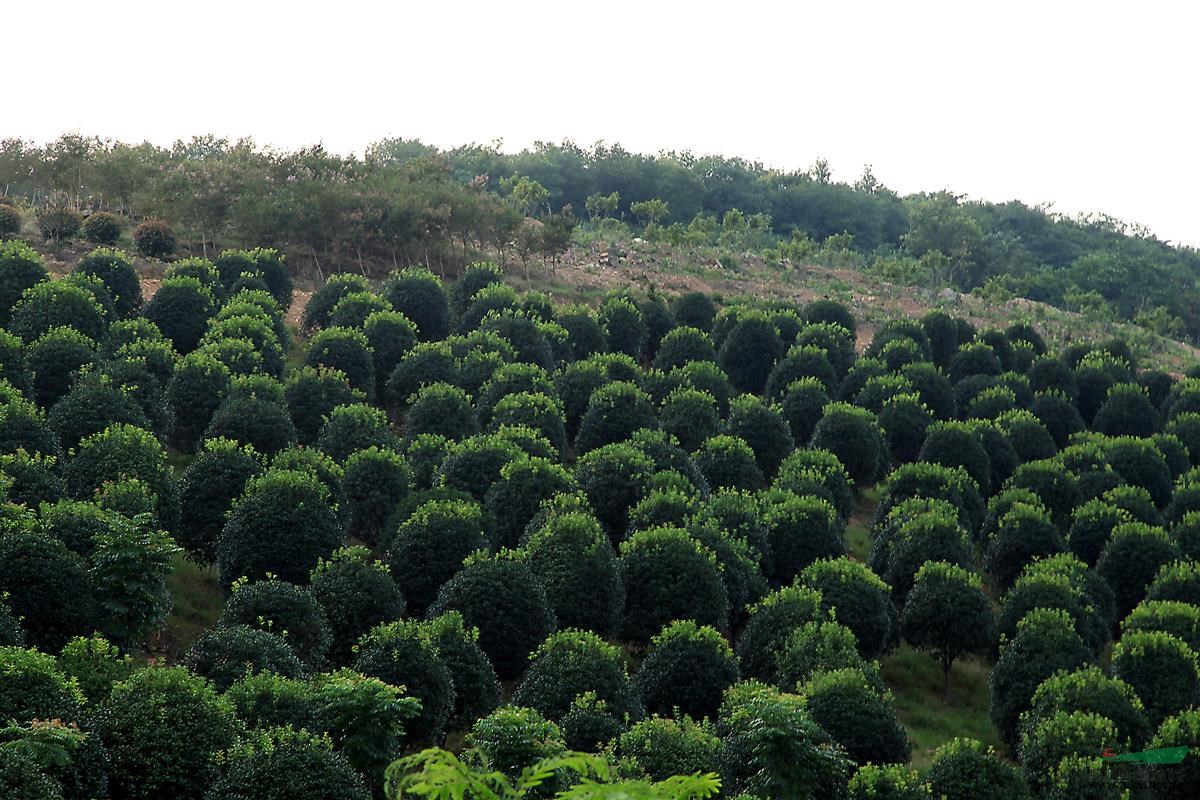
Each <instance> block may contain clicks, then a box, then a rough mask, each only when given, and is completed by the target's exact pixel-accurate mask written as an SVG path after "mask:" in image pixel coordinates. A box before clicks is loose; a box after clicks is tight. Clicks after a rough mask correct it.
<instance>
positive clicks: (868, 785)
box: [847, 312, 953, 800]
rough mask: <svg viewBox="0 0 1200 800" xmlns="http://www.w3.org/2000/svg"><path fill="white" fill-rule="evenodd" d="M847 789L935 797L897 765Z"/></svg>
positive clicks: (914, 798)
mask: <svg viewBox="0 0 1200 800" xmlns="http://www.w3.org/2000/svg"><path fill="white" fill-rule="evenodd" d="M931 313H941V312H931ZM951 325H953V323H951ZM847 788H848V789H849V792H850V794H849V800H931V799H932V797H933V795H931V794H930V793H929V786H928V785H927V784H926V783H925V782H924V781H923V780H922V779H921V776H920V775H918V774H917V772H916V771H915V770H912V769H910V768H908V767H905V766H900V765H897V764H892V765H885V766H876V765H874V764H864V765H863V766H861V767H859V768H858V772H856V773H854V777H852V778H851V779H850V785H849V786H848V787H847Z"/></svg>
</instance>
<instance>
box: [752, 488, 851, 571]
mask: <svg viewBox="0 0 1200 800" xmlns="http://www.w3.org/2000/svg"><path fill="white" fill-rule="evenodd" d="M763 523H764V524H765V525H766V526H767V532H768V542H769V548H770V553H771V558H770V561H769V563H768V568H767V570H766V574H767V577H768V578H769V579H771V581H772V582H773V583H775V584H776V585H782V584H786V583H790V582H791V581H792V579H794V578H795V577H796V576H797V575H798V574H799V573H800V571H801V570H803V569H804V568H805V567H807V566H809V565H810V564H812V563H814V562H816V561H818V560H819V559H822V558H837V557H838V556H842V555H844V554H845V552H846V544H845V541H844V539H843V538H842V525H841V522H840V520H839V519H838V516H837V512H836V511H835V510H834V508H833V506H832V505H830V504H829V503H828V502H826V501H825V500H822V499H820V498H818V497H812V496H797V495H793V494H791V493H790V492H781V493H779V495H778V497H773V498H772V502H770V503H769V505H767V506H766V508H765V509H764V511H763Z"/></svg>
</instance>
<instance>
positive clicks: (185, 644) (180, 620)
mask: <svg viewBox="0 0 1200 800" xmlns="http://www.w3.org/2000/svg"><path fill="white" fill-rule="evenodd" d="M167 588H168V589H169V590H170V591H171V599H172V601H173V605H172V608H171V613H170V615H169V616H168V617H167V621H166V623H165V624H164V625H163V629H162V632H161V633H159V635H158V638H157V640H156V642H155V646H154V647H153V650H154V653H153V654H154V655H155V656H158V657H160V658H165V659H166V660H167V661H168V662H170V663H175V662H176V661H178V660H179V659H180V658H181V657H182V656H183V654H184V653H186V652H187V650H188V648H189V647H191V646H192V643H194V642H195V641H196V640H197V639H199V638H200V636H201V635H202V634H203V633H204V632H205V631H206V630H208V629H209V628H211V627H213V625H215V624H216V623H217V617H219V616H221V609H222V607H223V606H224V599H223V598H222V597H221V590H220V589H219V588H218V587H217V568H216V567H215V566H213V565H211V564H210V565H208V566H206V567H202V566H200V565H199V564H196V563H195V562H193V561H190V560H188V559H187V558H185V557H184V556H183V554H182V553H180V554H178V555H176V556H175V559H174V561H173V563H172V564H171V574H170V575H168V576H167Z"/></svg>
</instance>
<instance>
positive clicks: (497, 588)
mask: <svg viewBox="0 0 1200 800" xmlns="http://www.w3.org/2000/svg"><path fill="white" fill-rule="evenodd" d="M446 611H458V612H460V613H461V614H462V616H463V621H464V623H465V624H466V625H469V626H471V627H474V628H478V629H479V646H480V647H481V648H482V649H483V651H484V652H485V653H487V655H488V657H489V658H490V659H491V660H492V663H493V664H494V665H495V667H496V674H497V675H499V676H500V678H501V679H503V680H511V679H512V678H515V677H516V676H517V675H519V674H520V673H521V672H522V671H523V670H524V669H525V666H526V664H527V663H528V660H529V656H530V653H531V652H532V651H533V650H534V649H535V648H536V647H537V645H538V644H540V643H541V642H542V641H544V640H545V638H546V637H547V636H549V635H550V634H551V633H553V632H554V629H555V627H556V621H555V618H554V612H553V610H551V608H550V605H549V603H548V601H547V600H546V595H545V592H544V591H543V590H542V587H541V585H540V584H539V583H538V581H537V579H536V578H535V577H534V576H533V573H532V572H531V571H530V569H529V567H528V566H526V564H525V563H524V562H522V561H520V560H518V558H516V557H515V555H514V554H508V553H506V554H501V555H499V556H490V557H474V558H470V559H468V560H467V562H466V563H465V564H464V566H463V568H462V569H461V570H459V572H458V573H457V574H455V575H454V577H452V578H451V579H450V580H449V581H447V582H446V583H445V584H444V585H443V586H442V588H441V590H440V591H439V592H438V597H437V600H436V602H434V604H433V605H432V606H431V607H430V612H429V613H430V616H436V615H438V614H441V613H444V612H446Z"/></svg>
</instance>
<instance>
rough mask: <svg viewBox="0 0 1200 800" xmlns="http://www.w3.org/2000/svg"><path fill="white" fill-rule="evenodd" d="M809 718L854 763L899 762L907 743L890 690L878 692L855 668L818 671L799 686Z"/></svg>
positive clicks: (907, 753)
mask: <svg viewBox="0 0 1200 800" xmlns="http://www.w3.org/2000/svg"><path fill="white" fill-rule="evenodd" d="M801 693H802V694H803V696H804V701H805V706H806V708H807V709H808V713H809V714H810V715H811V716H812V718H813V720H814V721H815V722H816V723H817V724H818V725H820V726H821V727H822V728H823V729H825V731H826V732H827V733H829V735H830V736H832V737H833V738H834V740H836V741H837V742H838V743H839V744H841V745H842V747H844V748H845V750H846V754H847V755H848V756H849V757H850V758H851V759H853V760H854V761H857V762H858V763H860V764H861V763H875V764H903V763H906V762H907V761H908V759H909V756H910V754H911V746H910V745H909V742H908V736H907V734H905V732H904V728H903V727H901V725H900V720H899V719H897V718H896V711H895V709H894V708H893V707H892V701H891V695H890V693H886V692H880V691H879V690H878V689H877V688H875V686H874V685H872V683H871V681H870V680H869V679H868V678H867V677H866V676H865V675H864V674H863V673H862V672H861V671H860V670H857V669H836V670H832V671H829V672H825V673H822V674H819V675H817V676H815V677H814V678H812V679H811V680H810V681H809V682H808V683H806V684H804V686H803V687H801Z"/></svg>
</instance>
